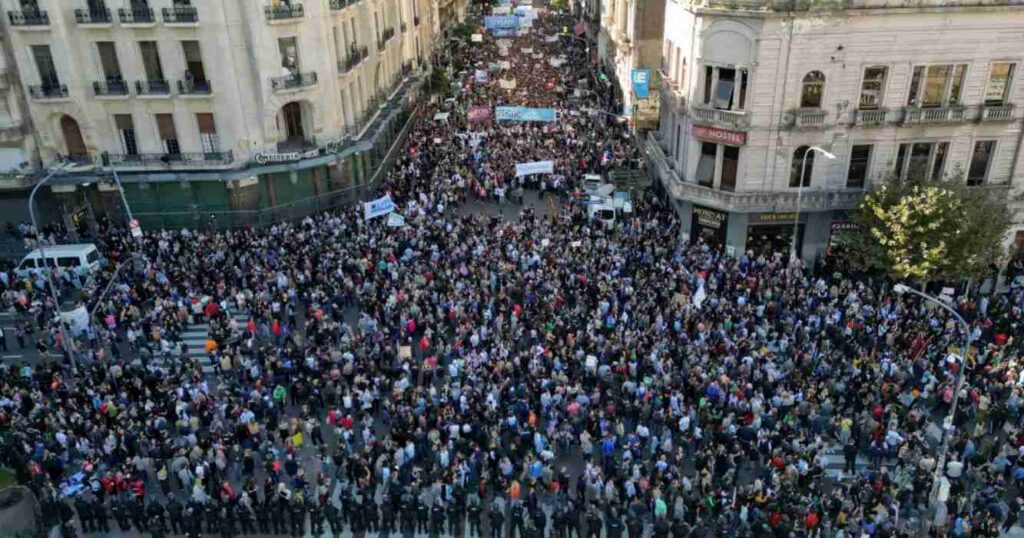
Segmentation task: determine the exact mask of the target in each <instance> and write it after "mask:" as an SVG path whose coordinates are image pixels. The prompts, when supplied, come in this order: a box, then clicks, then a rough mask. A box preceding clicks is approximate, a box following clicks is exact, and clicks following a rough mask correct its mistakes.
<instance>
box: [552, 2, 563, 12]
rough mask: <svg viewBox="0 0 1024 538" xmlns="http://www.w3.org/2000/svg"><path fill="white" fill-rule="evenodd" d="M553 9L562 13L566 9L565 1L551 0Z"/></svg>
mask: <svg viewBox="0 0 1024 538" xmlns="http://www.w3.org/2000/svg"><path fill="white" fill-rule="evenodd" d="M550 5H551V9H554V10H556V11H562V10H564V9H565V0H551V2H550Z"/></svg>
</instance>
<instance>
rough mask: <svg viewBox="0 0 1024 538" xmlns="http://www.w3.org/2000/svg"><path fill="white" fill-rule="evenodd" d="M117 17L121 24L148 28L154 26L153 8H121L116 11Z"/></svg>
mask: <svg viewBox="0 0 1024 538" xmlns="http://www.w3.org/2000/svg"><path fill="white" fill-rule="evenodd" d="M117 17H118V18H119V19H121V24H134V25H139V26H150V25H153V24H156V15H154V14H153V8H148V7H144V8H121V9H118V10H117Z"/></svg>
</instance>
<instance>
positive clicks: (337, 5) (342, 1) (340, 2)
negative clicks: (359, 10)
mask: <svg viewBox="0 0 1024 538" xmlns="http://www.w3.org/2000/svg"><path fill="white" fill-rule="evenodd" d="M358 1H359V0H331V3H330V6H331V9H333V10H334V11H338V10H340V9H345V8H347V7H348V6H354V5H356V2H358Z"/></svg>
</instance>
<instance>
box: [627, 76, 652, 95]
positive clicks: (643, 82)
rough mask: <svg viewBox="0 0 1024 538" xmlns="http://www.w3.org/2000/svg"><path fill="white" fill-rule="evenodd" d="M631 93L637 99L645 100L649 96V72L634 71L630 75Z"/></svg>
mask: <svg viewBox="0 0 1024 538" xmlns="http://www.w3.org/2000/svg"><path fill="white" fill-rule="evenodd" d="M632 79H633V93H634V94H636V98H637V99H647V97H648V96H649V95H650V94H651V70H650V69H634V70H633V73H632Z"/></svg>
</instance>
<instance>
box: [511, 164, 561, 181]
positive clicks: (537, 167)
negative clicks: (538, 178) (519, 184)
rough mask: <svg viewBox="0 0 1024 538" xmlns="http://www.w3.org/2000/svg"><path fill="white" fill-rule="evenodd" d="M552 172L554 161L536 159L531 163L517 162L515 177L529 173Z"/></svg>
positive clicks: (553, 170)
mask: <svg viewBox="0 0 1024 538" xmlns="http://www.w3.org/2000/svg"><path fill="white" fill-rule="evenodd" d="M554 172H555V162H554V161H536V162H532V163H519V164H517V165H516V177H521V176H528V175H531V174H553V173H554Z"/></svg>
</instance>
